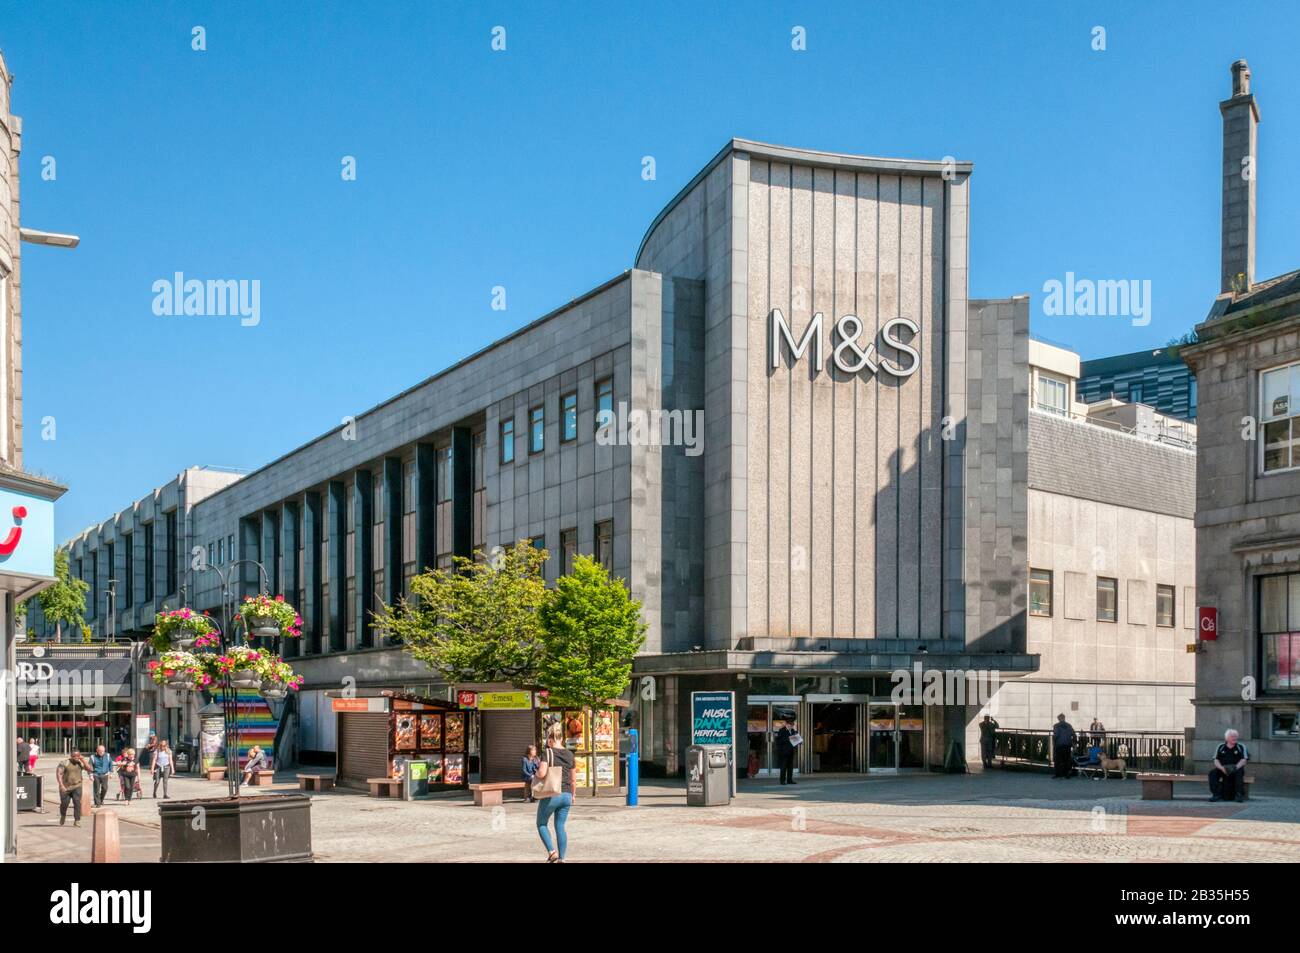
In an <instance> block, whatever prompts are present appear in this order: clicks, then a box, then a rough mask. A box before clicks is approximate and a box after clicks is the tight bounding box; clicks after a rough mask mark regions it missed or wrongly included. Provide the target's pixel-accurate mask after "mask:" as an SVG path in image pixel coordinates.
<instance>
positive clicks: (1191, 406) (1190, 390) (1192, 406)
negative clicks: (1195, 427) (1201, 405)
mask: <svg viewBox="0 0 1300 953" xmlns="http://www.w3.org/2000/svg"><path fill="white" fill-rule="evenodd" d="M1187 416H1188V417H1191V418H1192V419H1193V420H1195V419H1196V378H1195V377H1189V378H1187Z"/></svg>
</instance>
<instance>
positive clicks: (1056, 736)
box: [1052, 714, 1076, 778]
mask: <svg viewBox="0 0 1300 953" xmlns="http://www.w3.org/2000/svg"><path fill="white" fill-rule="evenodd" d="M1075 739H1076V736H1075V734H1074V726H1073V725H1071V724H1070V723H1069V722H1068V721H1066V720H1065V715H1064V714H1060V715H1057V716H1056V724H1055V725H1054V726H1053V727H1052V764H1053V765H1054V767H1055V770H1054V771H1053V772H1052V777H1053V778H1068V777H1069V776H1070V773H1071V772H1072V771H1073V770H1074V760H1073V758H1072V757H1071V752H1073V751H1074V742H1075Z"/></svg>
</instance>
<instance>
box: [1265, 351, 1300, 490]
mask: <svg viewBox="0 0 1300 953" xmlns="http://www.w3.org/2000/svg"><path fill="white" fill-rule="evenodd" d="M1297 416H1300V364H1290V365H1288V366H1287V367H1279V368H1275V369H1274V370H1271V371H1264V372H1263V373H1262V374H1261V375H1260V381H1259V419H1260V421H1261V422H1262V423H1263V425H1264V440H1263V445H1264V447H1263V453H1264V458H1263V470H1264V472H1265V473H1272V472H1274V471H1276V470H1290V469H1291V468H1293V467H1298V466H1300V452H1297V451H1296V449H1295V443H1296V441H1297V440H1300V421H1297V419H1296V418H1297Z"/></svg>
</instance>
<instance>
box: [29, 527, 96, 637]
mask: <svg viewBox="0 0 1300 953" xmlns="http://www.w3.org/2000/svg"><path fill="white" fill-rule="evenodd" d="M54 578H55V580H56V581H55V583H54V585H52V586H50V587H49V588H48V589H43V590H41V592H40V593H38V594H37V596H36V598H37V599H39V600H40V603H41V611H42V612H43V613H45V618H47V619H51V620H53V622H54V632H55V639H56V641H59V642H62V641H63V625H64V623H67V624H68V625H70V626H76V627H77V629H78V630H80V631H83V632H84V631H85V628H86V620H85V615H86V593H87V592H89V591H90V583H88V582H86V580H84V579H77V578H76V577H75V576H72V575H70V574H69V572H68V553H67V551H66V550H63V549H59V550H55V552H54Z"/></svg>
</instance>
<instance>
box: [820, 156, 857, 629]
mask: <svg viewBox="0 0 1300 953" xmlns="http://www.w3.org/2000/svg"><path fill="white" fill-rule="evenodd" d="M832 175H833V176H834V189H835V220H834V233H835V235H834V256H835V257H834V269H833V271H832V276H831V277H832V302H831V309H830V311H828V312H827V316H828V317H835V318H838V317H839V316H840V315H844V314H857V310H856V309H857V301H856V300H855V294H854V292H855V288H856V282H857V274H856V264H857V263H856V260H855V249H856V245H857V215H856V213H857V206H856V194H855V193H856V189H857V174H856V173H855V172H852V171H848V170H842V169H836V170H834V171H833V173H832ZM828 373H829V374H830V377H831V379H833V381H834V386H833V403H832V406H831V420H832V422H833V431H834V432H833V444H832V448H831V471H832V485H831V488H830V490H831V494H832V495H831V500H830V522H831V533H832V547H831V566H830V570H831V571H830V573H829V575H830V578H831V585H832V592H833V599H832V603H831V609H832V616H831V620H830V630H829V634H831V635H832V636H833V637H835V638H852V637H853V636H855V635H857V634H858V633H857V630H856V611H855V608H856V607H855V602H856V597H857V585H856V578H855V572H856V567H857V563H856V558H857V552H856V540H855V530H856V522H857V520H858V518H859V514H858V511H857V506H856V499H855V492H854V491H855V486H854V483H855V479H856V478H855V474H854V470H855V468H856V466H857V434H858V427H857V408H856V396H857V377H856V375H850V374H846V373H844V372H843V371H841V370H839V368H837V367H835V366H834V363H833V362H832V364H831V366H830V368H829V371H828Z"/></svg>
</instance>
